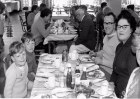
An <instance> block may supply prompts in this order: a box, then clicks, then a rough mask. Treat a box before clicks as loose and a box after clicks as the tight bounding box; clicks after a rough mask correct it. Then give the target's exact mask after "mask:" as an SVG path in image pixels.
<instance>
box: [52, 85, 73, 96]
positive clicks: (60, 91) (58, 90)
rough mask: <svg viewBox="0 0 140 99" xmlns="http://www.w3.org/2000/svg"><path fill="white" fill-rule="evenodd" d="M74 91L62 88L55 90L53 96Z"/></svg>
mask: <svg viewBox="0 0 140 99" xmlns="http://www.w3.org/2000/svg"><path fill="white" fill-rule="evenodd" d="M70 91H72V90H71V89H69V88H61V87H57V88H55V89H53V90H52V91H51V94H57V93H65V92H70Z"/></svg>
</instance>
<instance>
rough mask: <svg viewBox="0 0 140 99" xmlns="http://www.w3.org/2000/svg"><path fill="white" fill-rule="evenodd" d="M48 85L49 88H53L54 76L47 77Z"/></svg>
mask: <svg viewBox="0 0 140 99" xmlns="http://www.w3.org/2000/svg"><path fill="white" fill-rule="evenodd" d="M48 83H49V86H50V87H51V88H53V87H55V77H54V76H52V77H49V79H48Z"/></svg>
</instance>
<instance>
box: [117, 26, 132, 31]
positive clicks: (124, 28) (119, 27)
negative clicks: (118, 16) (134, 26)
mask: <svg viewBox="0 0 140 99" xmlns="http://www.w3.org/2000/svg"><path fill="white" fill-rule="evenodd" d="M128 26H130V25H122V26H121V25H118V26H117V29H118V30H120V29H121V28H122V29H123V30H126V29H127V27H128Z"/></svg>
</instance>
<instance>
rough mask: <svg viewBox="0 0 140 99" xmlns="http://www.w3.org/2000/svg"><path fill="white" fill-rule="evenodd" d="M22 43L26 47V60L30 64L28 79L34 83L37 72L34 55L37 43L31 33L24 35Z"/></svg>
mask: <svg viewBox="0 0 140 99" xmlns="http://www.w3.org/2000/svg"><path fill="white" fill-rule="evenodd" d="M21 41H22V43H23V44H24V45H25V51H26V60H27V64H28V79H29V80H31V81H34V79H35V74H36V70H37V63H36V59H35V54H34V48H35V41H34V39H33V35H32V34H31V33H28V32H27V33H24V34H23V36H22V38H21Z"/></svg>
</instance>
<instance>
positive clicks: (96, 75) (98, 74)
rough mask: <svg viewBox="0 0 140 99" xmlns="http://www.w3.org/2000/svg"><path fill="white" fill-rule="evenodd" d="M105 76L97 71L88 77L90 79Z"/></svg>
mask: <svg viewBox="0 0 140 99" xmlns="http://www.w3.org/2000/svg"><path fill="white" fill-rule="evenodd" d="M104 76H105V74H104V73H103V72H102V71H101V70H95V71H91V72H88V74H87V77H88V78H103V77H104Z"/></svg>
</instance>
